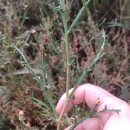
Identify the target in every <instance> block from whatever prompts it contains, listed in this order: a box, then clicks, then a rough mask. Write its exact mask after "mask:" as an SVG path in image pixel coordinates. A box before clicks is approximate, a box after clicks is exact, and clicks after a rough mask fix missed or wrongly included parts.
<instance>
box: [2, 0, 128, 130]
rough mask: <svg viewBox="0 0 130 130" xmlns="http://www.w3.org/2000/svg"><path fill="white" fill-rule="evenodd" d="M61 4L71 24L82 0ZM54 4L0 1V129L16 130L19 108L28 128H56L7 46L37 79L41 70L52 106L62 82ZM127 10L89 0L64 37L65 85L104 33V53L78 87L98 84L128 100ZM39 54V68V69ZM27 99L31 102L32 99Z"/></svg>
mask: <svg viewBox="0 0 130 130" xmlns="http://www.w3.org/2000/svg"><path fill="white" fill-rule="evenodd" d="M66 2H67V6H68V9H69V10H68V12H69V16H68V19H67V20H68V24H69V25H71V23H72V21H73V19H74V18H75V16H76V14H77V13H78V11H79V9H80V8H81V7H82V2H81V0H71V1H66ZM57 6H58V0H53V1H52V0H46V1H44V0H17V1H15V0H1V1H0V104H1V106H0V112H1V113H2V114H3V116H2V117H0V124H2V125H0V130H3V129H4V130H5V128H4V125H3V124H4V122H5V124H6V125H7V124H8V126H9V127H10V129H11V130H14V129H20V124H19V120H18V113H19V111H20V110H23V111H24V113H25V122H30V124H31V126H32V127H33V129H40V130H41V129H42V130H50V129H53V130H54V129H56V124H55V123H53V122H52V121H51V120H52V119H50V117H51V113H50V110H49V109H47V108H46V107H45V106H46V104H47V101H46V99H45V95H44V94H43V92H42V90H41V89H40V87H39V85H38V83H37V82H36V80H34V78H33V74H32V73H31V71H30V70H28V69H27V68H26V67H25V63H24V61H23V58H22V56H21V55H20V54H19V53H18V51H17V50H16V49H15V48H14V47H13V46H12V45H15V46H17V47H18V48H19V49H20V50H21V51H22V52H23V54H24V56H25V57H26V59H27V60H28V62H29V63H30V65H31V67H32V69H33V71H34V72H35V73H36V74H37V75H38V76H39V77H40V76H41V75H42V74H43V71H45V72H46V74H47V75H46V78H47V82H48V84H49V85H50V86H52V87H51V88H49V91H50V93H51V95H52V97H53V99H54V101H55V104H56V103H57V101H58V99H59V97H60V96H61V95H62V94H63V93H64V92H65V83H66V79H65V78H66V70H65V67H66V64H65V61H66V55H65V44H64V40H63V38H64V35H65V34H64V31H63V25H62V21H61V18H60V15H59V13H58V12H56V10H55V9H56V7H57ZM129 6H130V1H129V0H115V1H113V0H91V2H90V4H89V5H88V7H87V8H86V12H85V13H84V14H83V16H82V17H81V19H80V21H79V23H78V25H77V28H76V29H74V31H73V32H72V33H71V36H70V39H69V40H70V55H71V60H72V67H71V74H70V79H71V82H70V86H72V87H73V86H74V84H75V83H76V81H77V79H78V77H79V76H80V75H81V73H82V71H83V70H84V69H85V67H86V66H88V65H89V63H90V61H91V60H92V59H93V57H94V56H95V54H96V53H97V51H98V45H99V42H100V40H101V34H102V30H104V31H105V33H106V39H107V42H108V46H106V47H105V48H104V52H105V53H106V54H105V56H103V57H102V58H101V59H100V60H99V61H98V62H97V63H96V64H95V65H94V67H93V68H92V69H91V71H90V72H89V76H88V77H86V78H85V80H84V81H83V82H82V83H87V82H89V83H92V84H95V85H99V86H101V87H103V88H105V89H106V90H108V91H109V92H111V93H112V94H114V95H116V96H118V97H120V98H122V99H124V100H125V101H128V102H129V100H130V96H129V93H127V94H126V92H130V90H129V89H130V25H129V22H130V9H129ZM42 56H43V57H44V63H45V64H44V70H42V69H41V68H40V66H41V65H42ZM47 87H49V86H47ZM8 92H9V93H8ZM6 95H7V96H6ZM32 97H33V99H35V100H33V101H32ZM5 99H7V100H6V101H5ZM36 99H39V100H37V101H36ZM3 100H4V101H3ZM40 101H42V102H40ZM43 102H44V104H43ZM80 111H81V110H79V111H78V112H79V113H80ZM64 118H65V119H63V124H62V125H63V126H64V125H65V124H67V120H68V119H69V121H72V122H73V120H72V118H69V117H64ZM1 120H2V121H1ZM65 120H66V122H65ZM7 122H8V123H7ZM9 127H8V128H6V129H9Z"/></svg>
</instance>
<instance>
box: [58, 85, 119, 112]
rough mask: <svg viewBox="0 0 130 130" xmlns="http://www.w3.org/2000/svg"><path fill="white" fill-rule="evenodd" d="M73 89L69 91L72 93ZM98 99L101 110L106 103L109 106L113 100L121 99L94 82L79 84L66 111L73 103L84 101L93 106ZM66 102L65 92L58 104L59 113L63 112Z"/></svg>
mask: <svg viewBox="0 0 130 130" xmlns="http://www.w3.org/2000/svg"><path fill="white" fill-rule="evenodd" d="M71 91H72V89H71V90H70V91H69V93H71ZM97 99H99V100H100V104H99V106H98V108H99V110H101V109H103V107H104V105H106V103H107V105H108V106H109V105H110V104H112V103H113V102H115V101H118V102H119V100H120V99H118V98H116V97H115V96H113V95H112V94H110V93H109V92H107V91H106V90H104V89H102V88H100V87H98V86H95V85H92V84H84V85H81V86H79V87H78V88H77V89H76V91H75V92H74V99H73V100H71V101H70V102H69V103H68V105H67V107H66V109H65V111H64V113H66V112H68V111H69V110H70V109H71V108H72V106H73V105H77V104H80V103H82V102H84V101H85V102H86V103H87V105H88V106H89V107H90V108H91V107H93V106H94V104H95V103H96V101H97ZM113 99H114V100H113ZM65 102H66V94H63V95H62V97H61V98H60V100H59V102H58V104H57V106H56V111H57V114H60V113H61V111H62V108H63V106H64V104H65ZM103 104H104V105H103Z"/></svg>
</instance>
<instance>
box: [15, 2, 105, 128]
mask: <svg viewBox="0 0 130 130" xmlns="http://www.w3.org/2000/svg"><path fill="white" fill-rule="evenodd" d="M89 2H90V0H88V1H85V0H83V6H82V8H81V9H80V11H79V13H78V14H77V16H76V17H75V19H74V20H73V21H72V24H71V25H70V26H68V23H67V16H68V11H67V8H66V5H65V1H64V0H60V1H59V6H58V7H57V8H56V10H58V11H59V12H60V15H61V18H62V22H63V27H64V34H65V38H64V42H65V48H66V49H65V50H66V62H65V64H66V65H65V66H66V98H67V99H66V103H65V105H64V107H63V110H62V112H61V115H60V116H59V117H58V116H57V114H56V111H55V105H54V101H53V99H52V97H51V94H50V92H49V89H50V88H51V86H50V84H49V80H48V77H46V75H48V74H47V72H46V70H45V67H46V63H45V57H44V54H42V56H43V57H42V65H41V66H40V69H41V70H42V76H41V77H39V76H38V75H37V74H36V73H35V72H34V70H33V69H32V67H31V65H30V64H29V63H28V61H27V60H26V58H25V56H24V54H23V52H21V50H20V49H19V48H18V47H17V46H16V45H13V47H14V48H15V49H16V50H17V51H18V52H19V53H20V55H21V56H22V58H23V60H24V64H25V65H26V66H27V67H28V69H29V70H31V71H32V73H33V74H34V78H35V80H36V81H37V82H38V84H39V85H40V88H41V90H42V91H43V93H44V95H45V98H46V100H47V101H48V103H49V105H48V103H47V104H46V103H44V102H42V101H40V100H38V99H36V98H32V100H33V101H34V102H36V104H38V105H40V106H43V107H44V108H46V109H47V110H48V111H49V112H50V113H51V116H52V119H53V121H54V122H57V130H60V123H61V118H62V116H63V112H64V110H65V108H66V106H67V105H68V102H69V101H70V100H72V98H73V94H74V92H75V90H76V89H77V87H78V86H79V85H80V84H81V82H82V80H83V79H84V78H85V77H87V75H88V73H89V71H90V70H91V68H92V67H93V65H94V64H95V63H96V62H97V61H98V60H99V59H100V58H101V57H102V56H103V55H104V54H105V53H104V52H103V50H104V46H105V45H106V43H107V42H106V36H105V32H104V31H102V37H101V40H100V44H99V45H98V46H99V47H98V52H97V54H96V56H95V57H94V58H93V60H92V61H91V62H90V64H89V66H87V67H86V68H85V70H83V72H82V74H81V76H79V79H78V81H77V83H75V85H74V86H73V87H74V89H73V91H72V92H71V93H70V94H69V89H70V73H71V69H70V68H71V67H72V63H73V59H71V56H70V41H69V39H70V34H71V33H72V32H74V31H73V30H74V28H75V26H76V25H77V23H78V22H79V20H80V19H81V17H82V14H83V12H84V11H87V6H88V4H89ZM71 60H72V61H71ZM96 105H97V104H96ZM95 107H96V106H94V108H93V109H94V112H95V109H96V108H95ZM92 111H93V110H90V113H91V114H90V115H89V116H90V117H89V116H88V117H89V118H92V117H95V113H93V112H92ZM103 111H106V108H105V109H104V110H103ZM99 113H100V112H99ZM99 113H96V114H99ZM85 119H86V118H85ZM77 124H78V123H77ZM77 124H76V125H77ZM76 125H75V126H76ZM71 129H74V126H73V128H71Z"/></svg>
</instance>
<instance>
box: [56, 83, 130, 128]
mask: <svg viewBox="0 0 130 130" xmlns="http://www.w3.org/2000/svg"><path fill="white" fill-rule="evenodd" d="M71 91H72V89H71V90H70V92H71ZM74 97H75V99H74V100H72V101H70V102H69V103H68V106H67V107H66V109H65V111H64V113H66V112H68V111H69V110H70V109H71V108H72V106H73V105H76V104H80V103H82V102H84V101H85V102H86V103H87V105H88V106H89V107H90V108H92V107H93V106H94V104H95V103H96V101H97V99H99V100H100V103H99V105H98V107H97V111H101V110H103V109H104V107H105V105H106V106H107V109H108V110H109V109H115V110H117V109H118V110H121V111H120V112H119V113H117V112H102V113H100V115H99V117H98V118H91V119H87V120H85V121H84V122H82V123H81V124H79V125H78V126H77V127H76V128H75V129H74V130H123V129H124V130H130V106H129V104H127V103H126V102H124V101H123V100H121V99H118V98H116V97H115V96H113V95H112V94H110V93H109V92H107V91H106V90H104V89H102V88H100V87H97V86H94V85H92V84H84V85H81V86H79V87H78V88H77V89H76V91H75V92H74ZM65 102H66V94H64V95H63V96H62V97H61V98H60V100H59V102H58V104H57V106H56V111H57V114H58V115H60V113H61V111H62V108H63V106H64V104H65ZM69 128H70V127H67V128H66V129H65V130H69Z"/></svg>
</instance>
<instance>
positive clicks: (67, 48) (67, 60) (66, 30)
mask: <svg viewBox="0 0 130 130" xmlns="http://www.w3.org/2000/svg"><path fill="white" fill-rule="evenodd" d="M60 7H61V10H60V13H61V18H62V21H63V26H64V32H65V44H66V64H67V67H66V99H68V96H69V84H70V65H71V64H70V51H69V33H68V26H67V17H66V11H65V8H64V7H65V1H64V0H63V1H62V4H61V5H60ZM67 104H68V103H65V105H64V109H65V108H66V106H67ZM64 109H62V112H61V114H60V116H59V119H58V122H57V130H59V129H60V121H61V118H62V116H63V113H64Z"/></svg>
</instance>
